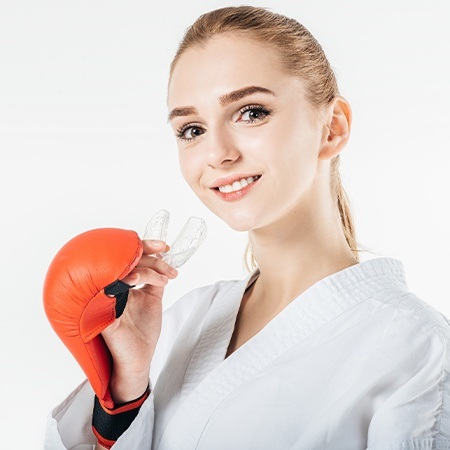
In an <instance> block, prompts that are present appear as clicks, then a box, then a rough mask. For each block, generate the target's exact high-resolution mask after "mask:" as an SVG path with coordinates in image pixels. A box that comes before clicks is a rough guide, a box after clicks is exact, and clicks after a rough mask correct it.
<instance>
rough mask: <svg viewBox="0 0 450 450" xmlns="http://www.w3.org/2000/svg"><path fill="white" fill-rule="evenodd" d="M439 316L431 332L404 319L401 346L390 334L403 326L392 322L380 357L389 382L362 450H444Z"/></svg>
mask: <svg viewBox="0 0 450 450" xmlns="http://www.w3.org/2000/svg"><path fill="white" fill-rule="evenodd" d="M418 313H419V314H420V313H422V314H424V313H425V312H424V310H422V311H418ZM443 317H444V320H440V322H439V326H435V327H433V328H423V327H422V328H421V327H420V326H417V328H416V327H415V326H414V319H413V318H411V317H410V318H409V320H410V324H411V323H413V326H409V328H408V330H409V331H408V333H406V334H405V336H406V339H404V340H401V341H398V340H396V339H395V335H394V333H395V332H396V331H394V330H397V332H398V330H399V329H405V328H406V327H407V326H408V325H406V323H402V320H397V321H395V320H394V322H393V325H394V326H393V328H392V331H391V336H390V339H387V340H386V343H385V345H384V347H383V353H385V354H387V358H388V360H389V364H388V365H387V366H386V367H388V370H387V371H386V373H387V374H388V375H389V376H390V377H391V379H392V380H395V382H394V383H393V384H392V386H391V388H392V387H393V388H392V389H391V391H390V392H389V395H388V396H387V397H386V398H385V399H383V401H382V402H381V404H380V405H379V407H378V408H377V409H376V411H375V413H374V415H373V416H372V419H371V422H370V426H369V433H368V450H428V449H430V450H431V449H433V450H439V449H440V450H444V449H450V326H449V322H448V319H447V318H446V317H445V316H443ZM441 319H442V317H441ZM417 323H418V322H417ZM435 324H436V322H435Z"/></svg>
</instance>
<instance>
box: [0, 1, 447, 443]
mask: <svg viewBox="0 0 450 450" xmlns="http://www.w3.org/2000/svg"><path fill="white" fill-rule="evenodd" d="M232 4H235V5H238V4H241V2H233V1H229V2H223V1H212V0H202V1H196V2H181V1H180V2H170V1H169V2H157V3H153V4H152V3H151V2H150V1H145V2H144V1H133V2H118V1H111V0H108V1H106V0H101V1H96V0H89V1H87V0H77V1H68V0H51V1H40V2H34V1H31V0H25V1H20V0H16V1H10V2H7V1H6V0H2V2H1V6H0V158H1V177H0V198H1V220H0V227H1V233H0V239H1V252H0V271H1V272H0V274H1V289H2V291H3V296H2V297H3V300H2V308H1V313H0V325H1V326H0V339H1V343H2V345H1V367H2V370H1V375H0V377H1V379H0V398H1V399H2V408H1V409H0V427H1V430H2V435H3V436H2V441H1V443H0V448H5V449H9V448H20V449H22V448H23V449H25V448H26V449H31V448H36V449H39V448H42V439H43V434H44V426H45V420H46V416H47V414H48V412H49V411H50V410H51V409H52V408H53V407H54V406H55V405H56V404H57V403H59V402H60V401H61V400H62V399H63V398H65V397H66V395H67V394H68V393H69V392H70V391H71V390H72V389H73V388H75V386H76V385H78V383H80V382H81V381H82V380H83V379H84V376H83V374H82V372H81V370H80V369H79V368H78V365H77V363H76V362H75V361H74V359H73V358H72V356H71V355H70V354H69V353H68V351H67V350H66V348H65V347H64V346H63V344H62V343H60V341H59V340H58V338H57V337H56V334H54V332H53V331H52V329H51V328H50V326H49V324H48V322H47V320H46V317H45V315H44V312H43V307H42V294H41V293H42V283H43V279H44V276H45V273H46V269H47V267H48V264H49V263H50V261H51V259H52V257H53V256H54V254H55V253H56V252H57V250H58V249H59V248H60V247H61V246H62V245H63V244H64V243H65V242H66V241H67V240H69V239H70V238H72V237H73V236H75V235H76V234H79V233H81V232H83V231H86V230H88V229H91V228H98V227H103V226H113V227H122V228H128V229H135V230H136V231H138V232H140V233H142V232H143V231H144V228H145V225H146V223H147V221H148V220H149V219H150V217H151V216H152V214H153V213H155V212H156V211H158V210H159V209H160V208H165V209H168V210H169V211H171V213H172V220H171V227H170V231H169V233H172V234H171V235H169V242H170V238H171V237H174V236H173V234H176V233H177V232H178V230H179V229H180V228H181V226H182V225H183V223H184V221H185V220H186V219H187V217H188V216H189V215H197V216H201V217H204V218H205V219H206V221H207V224H208V237H207V240H206V242H205V244H204V245H203V247H202V248H201V249H200V250H199V251H198V253H197V254H196V255H195V256H194V257H193V258H192V260H191V261H189V263H188V264H186V266H183V268H181V269H180V275H179V277H178V279H177V280H175V281H174V282H172V283H171V284H170V286H169V287H168V288H167V289H166V297H165V299H164V305H165V307H167V305H169V304H171V303H172V302H173V301H175V300H176V299H177V298H178V297H179V296H180V295H181V294H182V293H184V292H186V291H187V290H190V289H192V288H194V287H197V286H201V285H204V284H209V283H212V282H214V281H216V280H218V279H231V278H242V277H244V276H245V275H246V273H245V271H244V269H243V266H242V262H241V261H242V255H243V250H244V247H245V243H246V235H245V234H243V233H237V232H234V231H232V230H229V229H228V228H227V227H226V226H225V225H224V224H222V223H221V222H220V221H219V220H218V219H217V218H216V217H214V216H213V215H212V214H211V213H210V212H209V211H208V210H207V209H206V208H205V207H204V206H203V205H201V204H200V202H199V201H198V200H197V199H196V197H195V196H194V194H193V193H192V192H191V191H190V190H189V188H188V186H187V185H186V184H185V182H184V180H183V179H182V177H181V174H180V171H179V169H178V161H177V149H176V143H175V138H174V137H173V135H172V132H171V130H170V127H169V125H168V124H167V123H166V115H167V110H166V104H165V97H166V83H167V75H168V69H169V63H170V60H171V58H172V56H173V54H174V52H175V49H176V46H177V44H178V41H179V40H180V38H181V37H182V35H183V33H184V30H185V28H186V27H187V26H188V25H189V24H191V23H192V22H193V21H194V20H195V18H197V17H198V15H200V14H201V13H203V12H206V11H208V10H211V9H215V8H217V7H222V6H226V5H232ZM252 4H254V5H259V6H267V7H270V8H272V9H273V10H274V11H276V12H280V13H283V14H286V15H288V16H292V17H295V18H296V19H297V20H299V21H300V22H301V23H303V24H304V25H305V26H306V27H307V28H308V29H309V30H310V31H311V32H312V33H313V34H314V35H315V36H316V38H317V39H318V40H319V42H320V43H321V44H322V46H323V47H324V50H325V52H326V53H327V56H328V58H329V60H330V62H331V65H332V67H333V68H334V70H335V72H336V75H337V78H338V82H339V85H340V90H341V94H342V95H343V96H344V97H346V98H347V99H348V100H349V102H350V104H351V105H352V110H353V128H352V136H351V139H350V142H349V144H348V145H347V147H346V148H345V150H344V152H343V153H342V178H343V182H344V186H345V187H346V190H347V192H348V195H349V197H350V200H351V203H352V207H353V212H354V216H355V222H356V229H357V239H358V241H359V242H360V243H362V244H363V245H365V246H366V247H368V248H369V249H371V250H372V253H365V254H363V255H362V260H365V259H369V258H372V257H377V256H391V257H395V258H398V259H401V260H402V261H403V263H404V266H405V270H406V276H407V282H408V286H409V288H410V290H411V291H413V292H415V293H416V294H417V295H419V296H420V297H421V298H422V299H424V300H425V301H427V302H428V303H430V304H431V305H432V306H434V307H435V308H437V309H439V310H440V311H441V312H443V313H444V314H446V315H447V316H450V301H449V294H448V288H447V285H446V282H447V277H448V276H449V274H448V272H449V263H448V256H449V251H450V239H449V235H448V230H449V228H450V217H449V216H450V214H449V212H450V202H449V201H448V196H449V194H450V176H449V167H450V156H449V155H450V146H449V142H448V132H449V125H450V108H449V107H448V105H449V102H450V82H449V77H448V63H449V59H450V56H449V55H450V45H449V42H450V28H449V26H448V24H449V23H450V3H449V2H448V1H446V0H441V1H438V0H421V1H417V0H416V1H412V0H409V1H406V0H405V1H399V0H398V1H392V0H389V1H387V0H378V1H377V2H361V1H358V0H346V1H333V0H329V1H325V0H322V1H320V0H317V1H314V2H310V1H308V2H307V1H297V2H293V1H291V0H285V1H265V2H261V1H253V3H252ZM250 70H251V68H250ZM14 442H15V445H14V444H13V443H14Z"/></svg>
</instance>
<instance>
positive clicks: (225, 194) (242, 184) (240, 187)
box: [213, 175, 261, 201]
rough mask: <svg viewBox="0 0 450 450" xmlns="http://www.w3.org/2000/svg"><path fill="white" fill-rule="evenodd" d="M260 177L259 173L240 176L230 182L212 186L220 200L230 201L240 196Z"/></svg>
mask: <svg viewBox="0 0 450 450" xmlns="http://www.w3.org/2000/svg"><path fill="white" fill-rule="evenodd" d="M260 178H261V175H255V176H250V177H245V178H241V179H240V180H236V181H233V183H230V184H224V185H220V186H216V187H214V188H213V189H214V191H215V192H216V193H217V195H219V197H220V198H222V200H226V201H230V200H237V199H239V198H242V197H243V196H244V195H245V194H246V193H247V192H248V191H249V190H250V189H251V188H252V187H253V186H254V185H255V183H256V182H257V181H258V180H259V179H260Z"/></svg>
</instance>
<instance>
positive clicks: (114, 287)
mask: <svg viewBox="0 0 450 450" xmlns="http://www.w3.org/2000/svg"><path fill="white" fill-rule="evenodd" d="M142 250H143V248H142V241H141V239H140V238H139V236H138V234H137V233H136V232H134V231H131V230H122V229H118V228H100V229H95V230H91V231H87V232H85V233H82V234H80V235H78V236H76V237H74V238H73V239H71V240H70V241H69V242H68V243H67V244H66V245H64V246H63V247H62V248H61V250H60V251H59V252H58V253H57V254H56V256H55V257H54V259H53V261H52V262H51V264H50V267H49V269H48V272H47V275H46V278H45V281H44V308H45V313H46V315H47V318H48V320H49V322H50V324H51V326H52V327H53V329H54V330H55V332H56V333H57V334H58V336H59V337H60V339H61V340H62V341H63V343H64V344H65V345H66V347H67V348H68V349H69V350H70V352H71V353H72V354H73V356H74V357H75V359H76V360H77V361H78V363H79V364H80V366H81V368H82V369H83V371H84V373H85V374H86V376H87V378H88V379H89V382H90V383H91V385H92V388H93V390H94V392H95V394H96V395H97V397H98V398H99V400H100V402H101V403H102V404H103V405H104V406H105V407H106V408H110V409H112V408H114V402H113V400H112V398H111V392H110V388H109V382H110V379H111V369H112V357H111V353H110V351H109V349H108V347H107V346H106V343H105V341H104V339H103V337H102V335H101V334H100V333H101V331H102V330H104V329H105V328H106V327H107V326H108V325H110V324H111V323H113V322H114V320H115V319H116V317H119V316H120V315H121V314H122V312H123V310H124V308H125V304H126V300H127V296H128V290H129V288H130V286H128V285H127V284H125V283H123V282H121V281H119V280H121V279H122V278H124V277H125V276H127V275H128V274H129V273H130V272H131V271H132V270H133V269H134V267H135V266H136V265H137V263H138V261H139V260H140V258H141V256H142ZM107 294H109V295H110V296H109V295H107Z"/></svg>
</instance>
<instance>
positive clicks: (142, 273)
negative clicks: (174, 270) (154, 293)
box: [121, 267, 169, 287]
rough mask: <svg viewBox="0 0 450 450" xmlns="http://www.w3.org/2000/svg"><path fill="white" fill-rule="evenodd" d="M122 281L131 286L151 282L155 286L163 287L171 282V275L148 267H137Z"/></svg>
mask: <svg viewBox="0 0 450 450" xmlns="http://www.w3.org/2000/svg"><path fill="white" fill-rule="evenodd" d="M121 281H123V282H124V283H127V284H129V285H130V286H135V285H137V284H151V285H153V286H159V287H162V286H165V285H166V284H167V283H168V282H169V277H168V276H167V275H164V274H161V273H158V272H156V271H155V270H152V269H148V268H146V267H136V268H135V269H134V270H133V271H132V272H131V273H129V274H128V275H127V276H126V277H124V278H123V279H122V280H121Z"/></svg>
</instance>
